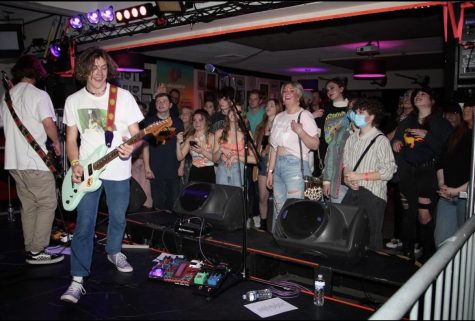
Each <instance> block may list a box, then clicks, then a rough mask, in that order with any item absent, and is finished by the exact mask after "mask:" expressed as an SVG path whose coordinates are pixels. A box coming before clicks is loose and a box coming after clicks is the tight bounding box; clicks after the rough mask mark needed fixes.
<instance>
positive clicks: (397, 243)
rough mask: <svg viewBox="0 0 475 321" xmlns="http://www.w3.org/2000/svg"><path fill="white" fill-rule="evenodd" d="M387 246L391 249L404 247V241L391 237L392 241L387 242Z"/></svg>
mask: <svg viewBox="0 0 475 321" xmlns="http://www.w3.org/2000/svg"><path fill="white" fill-rule="evenodd" d="M386 247H387V248H389V249H397V248H398V247H402V242H401V240H400V239H391V241H389V242H388V243H386Z"/></svg>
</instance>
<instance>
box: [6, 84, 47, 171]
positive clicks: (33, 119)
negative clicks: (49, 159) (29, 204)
mask: <svg viewBox="0 0 475 321" xmlns="http://www.w3.org/2000/svg"><path fill="white" fill-rule="evenodd" d="M10 96H11V98H12V103H13V109H15V112H16V113H17V115H18V118H20V120H21V121H22V123H23V125H24V126H25V127H26V128H27V129H28V131H29V132H30V133H31V135H32V136H33V138H34V139H35V140H36V142H37V143H38V145H40V146H41V148H42V149H43V151H44V152H45V153H47V149H46V140H47V138H48V136H47V135H46V132H45V128H44V126H43V123H42V121H43V120H45V119H46V118H52V119H53V121H56V117H55V112H54V108H53V103H52V102H51V98H50V97H49V95H48V93H47V92H45V91H43V90H41V89H38V88H36V87H35V86H34V85H32V84H30V83H26V82H20V83H18V84H16V85H15V86H14V87H13V88H12V89H10ZM2 125H3V127H4V132H5V169H7V170H11V169H16V170H42V171H49V169H48V167H47V166H46V164H45V163H44V161H43V160H42V159H41V158H40V157H39V156H38V154H37V153H36V152H35V150H34V149H33V148H32V147H31V146H30V144H29V143H28V141H27V140H26V138H25V136H23V134H22V133H21V132H20V130H19V129H18V126H17V125H16V123H15V121H14V120H13V116H12V114H11V113H10V110H8V107H7V103H6V102H5V98H4V97H2V102H1V110H0V126H2Z"/></svg>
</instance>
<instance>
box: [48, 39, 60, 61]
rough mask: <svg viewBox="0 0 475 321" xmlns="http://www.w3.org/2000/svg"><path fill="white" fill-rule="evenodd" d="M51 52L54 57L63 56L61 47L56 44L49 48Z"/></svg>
mask: <svg viewBox="0 0 475 321" xmlns="http://www.w3.org/2000/svg"><path fill="white" fill-rule="evenodd" d="M49 52H50V54H51V55H53V57H55V58H59V57H60V56H61V47H60V46H59V45H58V44H57V43H56V42H53V43H52V44H51V47H50V48H49Z"/></svg>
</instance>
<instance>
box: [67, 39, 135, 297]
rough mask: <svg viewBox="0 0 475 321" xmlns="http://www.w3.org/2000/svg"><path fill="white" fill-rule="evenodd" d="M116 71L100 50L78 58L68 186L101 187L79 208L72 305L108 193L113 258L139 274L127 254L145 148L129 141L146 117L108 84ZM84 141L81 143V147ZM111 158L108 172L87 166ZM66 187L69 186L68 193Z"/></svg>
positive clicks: (69, 127) (127, 94)
mask: <svg viewBox="0 0 475 321" xmlns="http://www.w3.org/2000/svg"><path fill="white" fill-rule="evenodd" d="M116 69H117V65H116V63H115V62H114V61H113V60H112V58H111V57H110V56H109V55H108V54H107V52H105V51H104V50H102V49H99V48H96V47H92V48H88V49H86V50H85V51H84V52H83V53H82V54H81V55H80V56H79V57H78V59H77V61H76V66H75V70H74V73H75V77H76V79H78V80H79V81H82V82H85V86H84V87H83V88H82V89H80V90H79V91H77V92H76V93H74V94H72V95H70V96H69V97H68V98H67V99H66V103H65V109H64V119H63V122H64V123H65V124H66V126H67V129H66V151H67V154H68V159H69V161H70V162H71V169H72V170H71V174H69V175H71V176H69V175H68V174H67V175H66V176H67V177H65V181H66V182H69V181H70V180H72V183H74V184H82V182H85V183H86V185H94V184H97V187H98V188H97V189H96V190H93V191H90V192H88V193H86V194H85V195H84V196H83V197H82V198H81V199H80V200H79V203H78V204H77V208H76V209H77V214H78V215H77V222H76V229H75V231H74V237H73V240H72V244H71V275H72V277H73V280H72V283H71V285H70V286H69V288H68V289H67V291H66V292H65V293H64V294H63V295H62V296H61V300H63V301H67V302H71V303H77V301H78V300H79V299H80V297H81V295H82V294H85V293H86V291H85V289H84V287H83V279H84V278H85V277H87V276H89V274H90V272H91V271H90V269H91V261H92V252H93V238H94V230H95V225H96V217H97V209H98V205H99V199H100V195H101V192H102V190H103V189H104V191H105V193H106V199H107V207H108V214H109V226H108V230H107V245H106V252H107V258H108V260H109V261H110V262H111V263H112V264H114V266H115V267H116V268H117V270H119V271H120V272H125V273H130V272H132V271H133V268H132V266H131V265H130V264H129V262H128V261H127V258H126V256H125V255H124V254H123V253H121V248H122V239H123V236H124V231H125V226H126V221H125V214H126V211H127V207H128V205H129V198H130V177H131V154H132V152H133V151H134V149H135V148H136V147H139V146H138V145H139V143H138V144H134V143H135V142H136V140H133V142H132V143H130V141H131V140H132V139H130V140H129V141H128V143H125V141H126V139H127V138H128V137H130V136H136V135H137V134H138V133H139V132H140V129H139V125H138V123H139V122H140V121H141V120H142V119H143V115H142V113H141V111H140V109H139V107H138V105H137V103H136V101H135V99H134V97H133V96H132V94H131V93H130V92H128V91H126V90H123V89H122V88H118V87H116V86H113V85H111V84H110V83H109V82H108V80H111V79H113V78H115V76H116V74H117V72H116ZM78 138H80V140H81V144H80V147H79V146H78V143H77V139H78ZM106 152H110V153H109V154H108V155H112V156H111V157H110V158H109V159H106V161H107V162H108V165H107V166H106V167H105V166H104V165H103V164H97V163H98V161H97V162H95V163H93V164H88V163H87V162H84V160H89V159H90V158H91V157H92V158H94V155H95V154H100V155H98V156H100V157H101V156H104V155H103V154H105V153H106ZM103 158H107V157H106V156H104V157H102V158H101V159H103ZM104 163H105V162H104ZM104 168H105V169H104ZM96 169H99V171H98V173H100V175H99V176H98V177H96V176H94V175H91V173H93V172H94V171H95V170H96ZM100 170H103V171H102V172H100ZM68 173H69V172H68ZM69 185H71V184H69ZM65 187H66V186H65V184H64V183H63V190H64V189H65ZM63 195H64V193H63ZM65 202H66V203H67V202H68V200H64V196H63V203H65Z"/></svg>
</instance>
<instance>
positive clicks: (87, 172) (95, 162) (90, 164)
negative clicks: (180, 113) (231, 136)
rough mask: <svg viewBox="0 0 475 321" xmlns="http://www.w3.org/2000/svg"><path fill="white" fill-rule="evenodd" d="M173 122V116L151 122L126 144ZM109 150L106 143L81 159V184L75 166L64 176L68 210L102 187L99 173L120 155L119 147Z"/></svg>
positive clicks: (65, 204)
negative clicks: (74, 172)
mask: <svg viewBox="0 0 475 321" xmlns="http://www.w3.org/2000/svg"><path fill="white" fill-rule="evenodd" d="M172 124H173V122H172V119H171V118H168V119H165V120H162V121H160V122H158V123H154V124H151V125H149V126H147V128H145V129H142V130H141V131H140V132H139V133H137V134H136V135H134V136H132V137H131V138H130V139H129V140H127V141H126V142H125V144H129V145H131V144H134V143H136V142H137V141H139V140H142V139H143V137H144V136H145V135H148V134H152V135H154V136H156V135H158V134H159V133H160V132H162V131H163V130H164V129H166V128H168V127H170V126H171V125H172ZM107 150H108V147H107V146H106V145H102V146H99V147H98V148H97V149H96V150H95V151H94V153H93V154H92V155H91V156H90V157H89V158H88V159H85V160H82V161H79V163H80V164H81V166H82V167H83V168H84V174H83V177H82V181H81V183H79V184H76V183H73V181H72V171H73V168H72V167H70V168H69V170H68V172H67V173H66V176H65V177H64V180H63V186H62V189H61V196H62V203H63V208H64V209H65V210H66V211H72V210H74V209H75V208H76V207H77V206H78V204H79V202H80V201H81V199H82V198H83V197H84V195H86V193H90V192H94V191H97V189H99V187H101V185H102V181H101V180H100V179H99V175H100V174H101V173H102V172H103V171H104V170H105V169H106V165H107V164H108V163H109V162H110V161H112V160H114V159H115V158H116V157H117V156H119V152H118V151H117V149H114V150H113V151H111V152H109V153H108V154H107V155H106V153H107Z"/></svg>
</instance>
